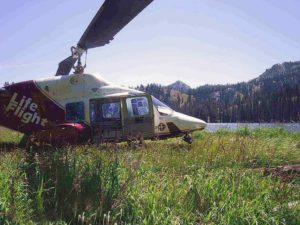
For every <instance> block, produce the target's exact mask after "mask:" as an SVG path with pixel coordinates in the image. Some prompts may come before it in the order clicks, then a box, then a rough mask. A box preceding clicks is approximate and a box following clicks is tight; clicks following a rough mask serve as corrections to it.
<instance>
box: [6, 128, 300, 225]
mask: <svg viewBox="0 0 300 225" xmlns="http://www.w3.org/2000/svg"><path fill="white" fill-rule="evenodd" d="M0 132H1V135H2V132H4V133H5V135H7V136H6V137H9V138H11V139H8V140H9V141H19V140H20V138H21V137H20V136H18V134H15V133H14V132H11V131H8V130H3V129H2V128H1V129H0ZM3 137H4V136H1V139H0V142H3V141H7V139H5V138H3ZM194 139H195V140H194V143H193V144H192V145H191V146H189V145H187V144H185V143H184V142H182V141H181V140H180V139H169V140H165V141H153V142H147V147H146V148H145V149H139V150H133V149H129V148H128V147H127V145H125V144H119V145H118V149H117V150H116V149H115V147H114V146H113V145H109V146H108V147H104V146H101V147H98V148H97V147H96V146H93V145H89V146H73V147H72V146H67V147H65V148H60V149H55V148H52V147H49V146H48V147H47V146H46V147H44V148H38V147H31V149H30V150H29V151H27V152H26V151H25V150H23V149H15V151H3V152H2V153H0V190H1V191H0V224H57V225H58V224H149V225H150V224H151V225H152V224H299V223H300V217H299V215H300V180H299V176H298V177H297V176H295V177H294V178H293V179H290V180H288V181H286V180H284V179H282V178H281V177H275V176H272V175H268V176H267V175H265V173H264V169H265V168H266V167H275V166H279V165H288V164H297V163H298V164H299V163H300V133H290V132H288V131H285V130H283V129H258V130H249V129H247V128H242V129H239V130H237V131H235V132H230V131H227V130H219V131H217V132H214V133H209V132H198V133H195V134H194Z"/></svg>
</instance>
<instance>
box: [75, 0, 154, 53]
mask: <svg viewBox="0 0 300 225" xmlns="http://www.w3.org/2000/svg"><path fill="white" fill-rule="evenodd" d="M152 1H153V0H105V2H104V3H103V5H102V6H101V8H100V9H99V11H98V12H97V14H96V15H95V17H94V18H93V20H92V22H91V23H90V25H89V26H88V27H87V29H86V30H85V32H84V33H83V35H82V37H81V38H80V40H79V42H78V47H80V48H82V49H85V50H87V49H90V48H95V47H100V46H104V45H106V44H108V43H109V42H110V41H111V40H113V39H114V36H115V35H116V34H117V33H118V32H119V31H120V30H122V28H123V27H125V26H126V25H127V24H128V23H129V22H130V21H131V20H132V19H133V18H134V17H136V16H137V15H138V14H139V13H140V12H141V11H142V10H143V9H145V8H146V7H147V6H148V5H149V4H150V3H151V2H152Z"/></svg>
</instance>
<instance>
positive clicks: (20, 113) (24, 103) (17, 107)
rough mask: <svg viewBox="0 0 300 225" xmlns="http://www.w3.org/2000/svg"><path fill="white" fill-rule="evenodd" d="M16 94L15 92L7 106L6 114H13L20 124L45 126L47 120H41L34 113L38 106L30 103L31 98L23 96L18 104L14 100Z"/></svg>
mask: <svg viewBox="0 0 300 225" xmlns="http://www.w3.org/2000/svg"><path fill="white" fill-rule="evenodd" d="M17 97H18V94H17V93H16V92H15V93H14V94H13V96H12V97H11V99H10V102H9V104H8V106H7V107H6V109H5V111H6V112H7V113H8V112H10V111H13V112H14V115H15V116H17V117H19V118H20V120H21V122H22V123H25V124H28V123H34V124H36V125H41V126H43V127H44V126H46V124H47V123H48V120H47V119H46V118H41V117H40V116H39V114H38V113H37V112H36V111H37V109H38V105H37V104H36V103H34V102H32V98H27V97H26V96H23V97H22V99H21V101H20V102H18V101H17V100H16V99H17Z"/></svg>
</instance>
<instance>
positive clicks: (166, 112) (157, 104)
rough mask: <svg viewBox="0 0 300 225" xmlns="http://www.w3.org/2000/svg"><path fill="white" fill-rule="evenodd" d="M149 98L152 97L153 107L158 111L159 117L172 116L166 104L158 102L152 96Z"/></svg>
mask: <svg viewBox="0 0 300 225" xmlns="http://www.w3.org/2000/svg"><path fill="white" fill-rule="evenodd" d="M151 97H152V102H153V105H154V106H155V107H156V109H157V110H158V112H159V113H160V114H161V115H170V114H172V112H173V109H171V108H170V107H169V106H167V105H166V104H164V103H162V102H161V101H159V100H158V99H157V98H155V97H154V96H151Z"/></svg>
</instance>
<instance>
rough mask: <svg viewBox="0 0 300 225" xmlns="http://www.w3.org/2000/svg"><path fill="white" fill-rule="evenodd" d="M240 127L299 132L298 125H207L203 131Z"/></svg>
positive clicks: (299, 127) (299, 124) (299, 126)
mask: <svg viewBox="0 0 300 225" xmlns="http://www.w3.org/2000/svg"><path fill="white" fill-rule="evenodd" d="M242 127H248V128H249V129H257V128H276V127H280V128H283V129H286V130H289V131H293V132H300V123H208V124H207V127H206V128H205V130H207V131H216V130H219V129H228V130H236V129H238V128H242Z"/></svg>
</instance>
